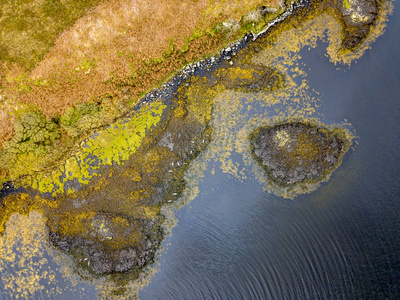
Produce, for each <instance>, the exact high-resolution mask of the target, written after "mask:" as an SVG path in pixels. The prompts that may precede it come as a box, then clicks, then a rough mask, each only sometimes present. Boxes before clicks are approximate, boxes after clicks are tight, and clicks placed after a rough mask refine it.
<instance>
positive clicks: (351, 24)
mask: <svg viewBox="0 0 400 300" xmlns="http://www.w3.org/2000/svg"><path fill="white" fill-rule="evenodd" d="M336 5H337V8H338V10H339V11H340V13H341V15H342V17H343V22H344V24H345V28H344V38H343V42H342V46H343V47H344V48H346V49H354V48H356V47H357V46H359V45H360V44H361V42H362V41H363V40H364V39H365V37H366V36H367V35H368V34H369V31H370V27H371V25H372V24H373V23H374V21H375V20H376V18H377V17H378V12H379V5H378V3H377V2H376V1H375V0H340V1H337V2H336Z"/></svg>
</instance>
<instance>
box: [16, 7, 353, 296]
mask: <svg viewBox="0 0 400 300" xmlns="http://www.w3.org/2000/svg"><path fill="white" fill-rule="evenodd" d="M323 17H326V15H323ZM324 21H325V20H324V18H317V20H316V21H315V23H311V24H310V23H307V22H306V24H305V26H304V27H300V28H299V29H294V28H290V29H288V28H286V30H287V32H285V31H283V32H280V34H283V35H286V36H285V39H284V40H285V42H284V43H283V44H282V43H281V44H279V43H277V39H275V40H274V42H273V43H270V44H269V46H268V47H267V49H269V50H268V51H266V50H264V51H262V52H261V53H258V52H257V53H258V54H256V53H250V54H249V57H250V58H249V60H253V63H254V62H256V61H257V62H256V63H257V64H265V65H267V66H270V65H271V64H272V65H274V67H275V68H276V69H277V70H279V71H280V72H282V73H283V74H285V86H284V88H283V89H280V90H275V91H272V92H266V91H262V92H260V93H257V94H246V93H244V92H243V91H233V90H229V89H226V87H224V86H223V85H216V86H215V85H212V84H211V86H212V88H211V89H210V85H208V84H210V81H209V80H208V79H207V78H202V77H199V78H197V79H196V82H198V83H199V85H198V86H197V87H195V86H196V84H193V86H194V87H193V89H191V88H190V86H189V88H188V89H187V90H186V91H184V92H182V95H183V96H182V97H181V98H180V101H181V102H182V105H179V106H178V108H176V109H175V112H176V117H178V119H185V118H187V114H188V113H187V111H186V110H187V107H188V106H189V105H192V107H193V108H195V109H200V110H201V111H202V113H203V114H202V115H201V116H198V117H196V119H197V122H199V123H201V122H202V121H203V122H204V123H207V120H211V122H210V123H211V126H212V137H213V140H212V142H211V143H210V144H209V146H208V147H207V149H206V150H205V151H204V152H203V153H201V154H200V155H199V156H198V157H197V158H196V159H195V160H194V161H192V162H191V164H190V167H189V169H188V171H187V172H186V174H185V180H186V182H187V185H186V188H185V190H184V191H183V195H182V199H183V201H186V200H190V199H192V198H193V197H195V195H196V194H197V193H198V186H197V183H198V181H199V178H201V176H204V170H205V168H206V166H207V163H208V162H210V161H211V160H217V161H218V162H220V167H221V168H222V169H223V170H224V171H225V172H227V173H228V174H230V175H232V176H235V177H237V178H238V179H245V178H246V175H245V173H244V171H245V170H246V169H248V168H250V169H251V170H253V171H254V174H255V176H256V178H257V179H258V180H260V182H262V183H265V185H266V189H267V190H269V191H271V192H275V193H277V194H278V195H281V196H283V197H293V194H287V193H286V194H285V193H282V191H281V190H277V189H276V188H275V187H273V186H270V185H268V184H269V182H268V181H267V179H266V178H265V176H264V173H263V172H259V170H258V169H257V168H256V167H255V164H254V161H252V160H251V157H250V155H249V149H250V147H249V142H248V139H247V136H248V134H249V133H250V132H251V131H252V130H253V129H254V128H256V127H257V126H260V125H271V124H273V123H274V122H279V121H283V120H287V119H288V118H289V119H292V118H299V119H301V120H305V119H307V118H310V119H311V121H312V122H313V123H315V122H317V123H318V122H320V121H318V119H321V118H322V115H320V114H319V113H318V106H319V101H320V99H318V97H319V96H317V95H318V93H316V92H315V93H314V91H310V89H309V87H308V84H307V80H306V79H305V76H306V73H305V69H306V66H305V65H302V64H301V63H299V57H298V54H297V53H298V51H299V50H300V49H301V48H304V47H307V46H309V47H314V46H315V45H316V41H317V39H318V37H320V36H321V35H320V34H321V32H323V31H324V30H325V29H326V27H324V26H325V25H326V23H325V22H324ZM329 24H330V25H332V24H333V27H334V29H335V30H333V31H331V33H333V36H331V37H330V38H332V39H334V40H336V41H338V40H339V39H335V37H337V36H336V35H335V34H338V33H339V31H338V30H336V29H337V26H338V25H337V23H335V22H331V21H329ZM299 30H302V31H303V32H305V35H304V36H302V35H299ZM292 33H294V34H293V35H292ZM275 37H276V36H275ZM285 43H287V44H285ZM281 45H284V48H282V49H281V48H280V46H281ZM336 49H337V48H336ZM267 53H268V54H267ZM281 54H283V56H287V58H288V60H287V61H286V62H285V63H282V62H281V61H277V57H279V55H281ZM270 55H271V56H270ZM271 58H274V59H271ZM233 64H234V65H235V64H236V61H235V60H233ZM295 77H300V78H301V80H300V84H299V83H296V82H295V80H294V78H295ZM194 81H195V80H194ZM201 81H203V83H204V86H202V84H200V82H201ZM191 84H192V83H191ZM183 90H185V88H183ZM209 90H211V91H209ZM188 94H190V95H191V96H190V97H187V98H186V97H185V96H184V95H186V96H187V95H188ZM195 98H198V99H201V101H203V100H204V101H205V103H207V105H204V106H203V107H202V105H201V103H202V102H193V103H191V102H190V101H188V99H192V100H193V99H195ZM187 102H190V103H189V104H187ZM186 104H187V105H186ZM258 105H259V106H260V107H261V112H256V110H255V109H254V108H253V106H258ZM195 109H193V111H195ZM263 109H265V111H264V110H263ZM204 116H207V117H204ZM182 124H184V123H182ZM343 125H346V124H343ZM346 134H349V135H351V133H350V132H348V131H346ZM234 152H238V153H241V154H242V155H243V159H244V163H245V166H244V167H243V166H241V165H240V164H238V163H234V162H233V161H232V158H231V155H232V154H233V153H234ZM151 153H152V154H151V155H150V159H149V160H145V159H144V158H143V159H142V160H139V161H140V163H141V164H143V163H146V162H147V161H152V162H153V163H154V164H155V165H152V164H150V165H149V166H148V167H149V169H151V166H156V165H157V162H159V160H160V158H162V157H163V155H161V156H159V155H156V153H158V151H153V152H151ZM136 154H137V153H136ZM164 155H165V154H164ZM134 177H135V180H140V174H135V175H134ZM104 182H105V181H101V180H100V181H99V182H98V183H97V184H96V187H95V188H94V189H95V190H96V188H100V186H101V184H103V183H104ZM142 192H143V191H136V193H133V194H132V198H134V199H137V200H138V201H139V200H140V195H138V194H140V193H142ZM74 195H76V194H75V193H74V194H71V196H73V197H72V198H73V199H75V196H74ZM76 199H77V200H79V196H77V197H76ZM61 200H65V199H61ZM61 200H60V201H61ZM22 202H24V201H22ZM38 202H40V201H38ZM49 202H50V203H51V201H49ZM64 202H65V201H64ZM64 202H63V203H64ZM24 205H25V204H24ZM85 205H86V204H85ZM93 205H94V204H93ZM124 205H125V204H124ZM104 207H108V208H109V209H110V210H111V209H115V208H114V207H113V205H111V206H104ZM104 207H103V208H104ZM86 208H92V206H90V204H87V206H86ZM15 211H18V210H17V209H16V210H15ZM28 211H29V207H27V208H26V210H25V214H26V213H27V212H28ZM64 211H65V209H59V211H58V212H57V213H64ZM87 211H88V216H89V215H90V213H91V211H92V210H91V209H87ZM158 211H159V210H158ZM80 213H81V212H76V214H75V215H74V216H75V217H76V218H78V219H79V214H80ZM50 216H51V214H50ZM75 217H74V218H75ZM172 223H173V222H172ZM72 230H74V229H72ZM57 255H60V254H57ZM57 255H56V256H57ZM64 259H67V257H65V256H64ZM60 265H62V266H64V267H65V268H66V271H65V273H64V274H65V275H64V276H65V277H66V278H70V277H73V275H72V274H74V273H73V270H74V269H75V267H74V265H73V264H72V263H70V264H66V263H60ZM84 274H85V276H87V277H86V278H88V279H89V280H92V279H90V278H91V277H90V276H89V275H88V274H87V273H84ZM109 279H110V277H105V278H103V279H96V281H95V282H96V283H97V284H98V289H99V297H102V298H104V299H106V298H110V297H114V298H118V297H119V296H116V295H115V291H116V290H117V291H121V295H120V298H121V299H126V298H129V297H131V296H132V291H137V285H136V284H135V283H132V282H131V283H128V284H127V285H124V287H125V289H124V290H121V289H120V286H119V284H118V281H110V280H109ZM125 283H126V282H125ZM139 284H140V283H139ZM111 295H112V296H111Z"/></svg>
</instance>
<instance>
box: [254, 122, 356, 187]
mask: <svg viewBox="0 0 400 300" xmlns="http://www.w3.org/2000/svg"><path fill="white" fill-rule="evenodd" d="M250 140H251V151H252V155H253V156H254V158H255V159H256V160H257V161H258V162H259V163H260V164H261V166H262V167H263V169H264V170H265V171H266V172H267V174H268V177H269V179H271V180H272V181H273V182H274V183H276V184H277V185H279V186H281V187H293V186H295V185H299V184H304V183H306V184H307V183H311V184H315V183H318V182H319V181H321V180H323V179H325V178H326V177H327V176H328V175H329V174H330V173H331V172H332V171H333V170H335V169H336V168H337V167H338V166H339V165H340V163H341V161H342V157H343V155H344V154H345V153H346V152H347V150H348V149H349V145H350V141H349V139H348V138H347V137H346V134H345V132H344V129H342V128H334V129H329V128H327V127H322V126H319V125H316V124H312V123H308V122H301V121H295V122H284V123H279V124H276V125H272V126H266V127H260V128H257V129H256V130H255V131H253V133H252V134H251V135H250Z"/></svg>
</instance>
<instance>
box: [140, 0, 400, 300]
mask: <svg viewBox="0 0 400 300" xmlns="http://www.w3.org/2000/svg"><path fill="white" fill-rule="evenodd" d="M396 4H397V3H395V5H396ZM399 17H400V14H399V9H398V7H395V10H394V14H393V16H391V17H390V19H389V23H388V27H387V29H386V33H385V34H384V35H383V36H382V37H380V38H378V40H377V41H376V42H375V43H374V44H373V45H372V49H371V50H368V51H367V52H366V54H365V55H364V56H363V57H362V58H361V59H359V60H358V62H357V63H356V64H353V65H352V66H351V67H350V68H347V67H342V66H335V65H333V64H331V63H330V62H329V61H328V58H327V57H326V56H325V55H324V54H325V49H326V44H324V43H322V42H319V43H318V46H317V47H316V48H315V49H311V50H307V49H304V50H302V52H301V57H302V60H301V61H302V63H304V64H305V66H306V69H307V68H309V70H308V71H307V73H308V76H307V80H308V81H309V85H310V87H312V88H313V89H315V90H316V91H318V92H320V93H321V99H322V105H321V108H320V109H321V110H322V112H323V115H324V118H323V121H324V122H325V123H328V124H331V123H335V122H341V121H342V120H343V119H347V120H349V122H351V124H352V126H353V128H354V129H355V130H356V134H357V136H358V145H357V146H356V147H355V150H354V151H350V152H349V153H348V154H347V155H346V156H345V158H344V161H343V163H342V165H341V166H340V167H339V168H338V169H337V170H336V171H335V172H334V174H333V176H332V177H331V179H330V181H329V182H327V183H325V184H323V185H322V187H321V188H320V189H319V190H317V191H315V192H313V193H311V194H308V195H303V196H299V197H297V198H295V199H294V200H285V199H283V198H280V197H276V196H274V195H272V194H268V193H267V192H264V191H263V189H262V186H261V185H260V184H259V183H258V182H257V181H255V180H254V179H252V176H251V174H248V175H249V176H248V178H249V179H247V180H244V181H242V180H238V179H236V178H231V177H230V176H228V175H226V174H225V173H223V172H221V171H220V170H219V169H218V168H215V174H214V175H211V171H212V170H213V166H212V164H211V165H209V167H208V169H207V171H206V173H205V175H206V176H205V178H204V180H203V181H202V182H201V183H200V185H199V189H200V194H199V196H198V197H197V198H196V199H194V200H193V201H192V202H191V203H190V204H189V205H188V206H184V207H183V208H181V209H180V210H179V211H178V213H177V218H178V220H179V224H178V226H177V227H175V228H174V229H173V231H172V236H170V237H168V238H167V240H166V241H165V243H164V245H165V247H166V251H164V252H163V253H162V255H161V257H160V263H159V266H158V269H159V271H158V273H157V274H156V275H155V276H154V277H153V279H152V281H151V283H150V285H149V286H147V287H146V288H145V289H144V290H143V291H141V292H140V294H139V296H140V299H398V298H399V297H400V283H399V278H400V247H399V245H400V226H399V221H400V218H399V209H400V180H399V176H398V174H399V172H400V152H399V151H398V150H399V148H400V118H399V113H400V90H399V86H400V69H399V66H400V58H399V56H398V49H399V47H400V39H399V36H400V21H399ZM233 158H234V160H235V161H237V162H239V163H241V164H242V162H241V156H240V155H234V156H233ZM216 166H218V163H217V164H216Z"/></svg>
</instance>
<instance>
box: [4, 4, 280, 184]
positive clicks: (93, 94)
mask: <svg viewBox="0 0 400 300" xmlns="http://www.w3.org/2000/svg"><path fill="white" fill-rule="evenodd" d="M122 2H123V1H122ZM122 2H121V3H122ZM219 2H221V1H219ZM219 2H218V1H214V2H213V3H211V2H207V3H206V4H204V5H203V7H202V8H203V10H198V11H197V13H201V14H202V15H205V16H209V17H208V19H207V17H204V16H203V18H202V19H201V20H200V22H199V24H203V25H202V27H201V26H200V27H196V28H195V29H193V30H192V32H189V35H186V36H184V35H182V34H180V36H178V38H177V37H176V36H175V37H174V36H172V37H171V38H169V39H167V44H166V46H164V47H162V45H161V51H158V52H154V51H153V52H154V54H153V56H151V55H145V54H144V52H143V51H139V54H142V57H141V56H140V55H139V56H138V53H136V54H134V53H133V52H130V53H127V52H124V51H118V53H117V57H118V59H121V61H119V62H117V63H116V65H115V66H116V69H118V67H120V66H121V64H122V65H125V70H122V71H121V70H117V71H118V72H119V73H118V72H114V71H110V72H109V75H110V76H106V77H108V78H105V77H104V76H101V75H104V72H103V71H104V70H100V69H102V68H104V65H106V64H107V60H108V61H109V60H111V61H115V57H110V55H109V56H106V57H105V58H98V57H96V56H95V55H94V54H96V51H97V54H99V53H103V52H104V51H106V52H109V51H108V50H107V49H108V48H106V47H105V46H106V45H103V49H97V50H96V49H95V50H93V51H94V52H95V53H93V51H92V49H91V48H88V50H87V51H89V52H92V53H91V56H90V55H89V54H88V53H83V55H81V57H82V58H81V59H80V60H78V61H76V59H75V61H73V60H71V59H69V58H67V59H66V62H65V63H64V62H58V61H56V62H55V61H54V59H55V57H56V56H55V55H57V54H58V55H59V56H60V57H61V58H63V55H64V57H65V53H64V54H63V53H62V46H63V45H62V43H64V44H65V43H66V42H65V40H67V39H66V38H65V35H68V33H69V32H74V30H75V31H76V28H75V27H78V28H81V30H83V29H82V27H84V24H79V22H81V21H82V19H85V18H87V16H85V17H83V18H82V19H81V20H78V22H77V24H75V25H74V26H73V27H72V28H71V29H69V30H68V31H67V32H66V33H63V34H61V35H60V36H59V38H58V40H57V41H56V43H55V46H54V47H53V48H52V49H51V50H50V52H49V53H47V55H46V56H45V58H44V60H43V61H41V62H40V63H39V64H37V65H36V66H35V67H34V68H33V69H32V70H28V69H23V68H21V66H17V65H16V63H15V62H13V63H10V62H4V61H2V62H1V63H2V66H3V68H1V70H2V72H0V75H2V76H1V77H2V79H3V80H2V85H1V90H0V92H1V93H0V94H1V95H2V99H1V102H0V108H1V111H2V118H0V124H1V125H2V127H1V128H2V129H1V131H2V132H0V147H2V148H3V149H2V150H1V152H0V162H1V167H0V181H1V182H5V181H7V180H11V179H16V178H18V177H20V176H22V175H27V174H30V173H32V172H37V171H40V170H45V169H47V168H52V167H54V165H57V162H58V161H59V160H60V159H62V158H63V157H65V156H66V155H67V154H68V153H69V152H71V150H73V149H74V148H76V145H77V144H79V142H80V141H82V140H83V139H84V138H85V137H86V136H87V134H88V132H90V130H92V129H94V128H99V127H101V126H104V125H107V124H110V123H112V122H114V121H115V120H117V119H118V118H121V117H122V116H124V115H126V114H127V113H128V111H129V110H131V109H132V107H133V106H135V105H136V104H138V103H139V102H140V99H141V98H142V96H143V95H145V94H146V93H147V92H149V91H151V90H153V89H154V88H157V87H160V86H161V84H163V83H164V82H166V81H168V80H169V79H170V78H172V77H173V76H174V75H175V74H176V73H178V72H179V71H180V70H182V68H183V67H184V66H186V65H188V64H189V63H193V62H196V61H200V60H202V59H204V58H206V57H211V56H213V55H215V54H216V53H218V51H220V50H221V49H222V48H224V47H226V46H227V45H229V44H230V43H231V42H232V41H235V40H237V39H238V38H239V37H242V36H243V35H244V34H245V33H246V32H249V30H252V31H255V32H257V31H260V30H262V28H263V27H264V26H265V25H266V24H268V21H269V20H271V19H274V18H275V17H276V16H277V15H278V14H280V13H282V12H283V11H284V8H282V7H280V4H279V2H271V1H262V2H260V1H249V2H248V3H247V2H246V3H245V4H243V6H242V7H231V8H230V9H231V10H230V13H231V15H229V14H228V13H229V10H228V11H227V9H226V8H223V7H222V6H221V3H222V2H223V1H222V2H221V3H219ZM121 3H120V4H121ZM261 3H265V4H266V5H268V6H269V7H270V8H268V9H267V7H266V6H264V7H263V6H260V4H261ZM271 3H272V4H273V6H270V4H271ZM122 4H123V3H122ZM107 5H108V6H107ZM110 5H111V6H112V5H115V1H109V2H104V3H103V4H101V5H100V6H99V7H102V9H103V10H102V9H98V8H96V9H98V11H97V14H100V13H99V12H102V11H103V14H104V13H105V9H106V8H110ZM189 8H190V7H189ZM189 8H188V9H189ZM191 9H193V7H192V8H191ZM218 10H220V12H219V13H218V14H215V12H218ZM249 11H250V12H249ZM90 15H92V18H93V17H95V16H96V10H95V11H94V12H93V11H92V12H91V13H90ZM167 16H168V15H167ZM169 17H171V16H170V15H169ZM180 17H182V16H181V15H180ZM234 18H236V19H238V20H239V21H232V20H233V19H234ZM89 20H90V17H89ZM100 20H101V18H100ZM84 21H85V20H84ZM86 21H87V22H89V21H88V20H86ZM164 21H165V20H164ZM206 21H207V22H208V23H205V22H206ZM78 25H79V26H80V27H79V26H78ZM114 25H115V27H116V28H119V27H118V26H120V24H114ZM63 37H64V39H63ZM67 37H68V36H67ZM60 43H61V46H60ZM104 43H106V42H104V41H103V44H104ZM164 44H165V43H164ZM64 46H65V45H64ZM92 46H93V48H96V47H97V45H92ZM149 46H151V45H149ZM60 47H61V50H60ZM119 47H120V48H121V47H122V50H124V49H123V46H121V45H119ZM114 48H115V47H114ZM117 48H118V47H117ZM159 48H160V47H159ZM112 50H116V49H112ZM117 50H118V49H117ZM60 51H61V52H60ZM75 56H76V55H75ZM58 60H60V59H58ZM76 62H78V66H76V67H75V68H73V69H72V71H69V72H70V73H69V74H67V73H68V72H67V71H68V70H69V69H70V67H71V66H72V65H74V63H75V64H76ZM71 63H72V64H71ZM46 64H48V65H49V64H50V65H52V66H53V67H55V68H54V70H51V71H49V70H47V69H46V68H45V67H44V66H45V65H46ZM102 65H103V66H102ZM126 65H127V66H128V68H126ZM47 67H48V66H47ZM5 70H6V71H5ZM7 70H8V71H7ZM99 70H100V71H102V72H103V74H100V73H101V72H100V71H99ZM46 72H47V73H46ZM94 81H97V82H96V83H95V82H94ZM99 84H100V85H101V86H102V87H100V88H99V91H93V90H95V88H96V87H99ZM92 86H94V87H92ZM76 90H78V94H82V92H83V93H84V94H87V95H86V97H79V95H76V93H75V92H76ZM60 91H61V92H62V93H61V94H60ZM65 95H68V97H69V98H67V99H65V97H64V96H65ZM71 97H75V98H74V101H78V102H73V101H71ZM32 112H34V114H32ZM27 114H28V117H27ZM29 115H30V116H29ZM44 118H45V119H44ZM37 126H39V127H45V130H44V131H43V130H42V135H43V136H42V137H41V138H39V139H36V140H37V142H34V143H32V140H33V139H35V138H34V135H36V132H37V131H38V130H36V129H35V127H37ZM26 128H28V130H26ZM26 131H30V132H32V134H31V133H29V132H28V133H27V132H26ZM55 137H56V138H55ZM27 141H29V143H26V142H27ZM29 161H30V162H31V164H33V166H32V165H30V163H29ZM15 166H16V167H15Z"/></svg>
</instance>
